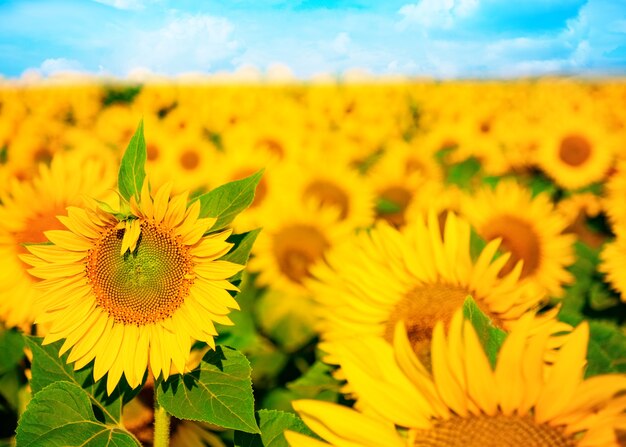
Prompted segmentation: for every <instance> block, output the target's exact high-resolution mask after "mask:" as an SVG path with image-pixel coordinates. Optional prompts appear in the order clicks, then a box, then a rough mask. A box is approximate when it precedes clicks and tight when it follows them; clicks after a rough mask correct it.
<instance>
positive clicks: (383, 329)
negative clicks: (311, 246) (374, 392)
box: [308, 212, 541, 363]
mask: <svg viewBox="0 0 626 447" xmlns="http://www.w3.org/2000/svg"><path fill="white" fill-rule="evenodd" d="M470 231H471V230H470V225H469V223H468V222H467V221H465V220H464V219H461V218H459V217H457V216H456V215H455V214H454V213H449V214H448V217H447V220H446V223H445V228H440V225H439V220H438V217H437V215H436V214H435V213H434V212H431V213H429V214H428V218H427V221H425V220H424V219H423V218H422V219H416V221H415V223H414V224H412V225H411V226H407V227H406V228H405V229H404V230H403V231H398V230H396V229H394V228H392V227H390V226H389V225H388V224H386V223H382V222H381V223H379V224H378V225H377V226H376V227H375V228H373V229H372V230H371V231H369V232H362V233H360V234H358V235H356V236H355V237H353V238H352V239H350V240H348V241H346V242H344V243H343V244H341V245H339V246H337V247H336V248H335V249H333V250H331V251H329V252H328V253H327V254H326V263H318V264H316V265H315V266H314V267H313V268H312V269H311V273H312V275H313V277H314V278H315V280H312V281H310V283H309V284H308V286H309V288H310V289H311V290H312V291H313V293H314V297H315V299H316V300H317V301H318V302H319V304H320V314H321V319H322V322H321V323H320V327H319V329H320V331H321V336H322V338H323V339H324V340H327V341H329V342H331V341H335V340H341V339H345V338H353V337H363V336H368V335H375V336H379V337H383V338H384V339H386V340H387V341H391V340H392V335H393V330H394V327H395V325H396V323H397V322H398V321H404V322H405V324H406V325H407V328H408V333H409V337H410V339H411V343H412V345H413V347H414V349H415V351H416V352H418V353H420V355H422V354H423V355H425V356H427V355H428V346H429V344H430V337H431V334H432V329H433V326H434V324H435V322H436V321H437V320H443V321H445V322H448V321H449V320H450V318H451V317H452V314H453V313H454V311H455V310H456V309H457V308H458V307H459V306H460V305H461V304H462V303H463V302H464V301H465V299H466V297H467V296H468V295H471V296H472V297H474V299H475V300H476V302H477V303H478V305H479V306H480V308H481V309H482V310H483V311H484V312H485V313H487V314H488V315H489V316H490V317H491V319H492V320H493V321H494V322H495V323H496V324H497V325H499V326H500V327H501V328H504V329H509V328H510V327H512V326H513V325H514V324H515V323H516V321H517V320H518V319H519V318H520V317H521V316H522V315H524V314H525V313H526V312H528V311H530V310H532V309H534V308H535V307H536V305H537V304H538V302H539V301H540V299H541V296H533V295H530V294H527V293H526V291H525V290H523V289H522V288H520V287H519V283H518V277H519V275H520V271H521V264H518V265H517V266H516V267H515V268H514V269H513V270H512V271H510V272H506V273H503V269H504V266H505V265H506V264H507V262H508V259H509V255H508V254H506V255H503V256H500V257H499V258H497V259H494V256H495V255H496V252H497V250H498V247H499V241H497V240H496V241H491V242H490V243H488V244H487V245H486V246H485V247H484V248H483V249H482V251H481V252H480V254H479V255H478V256H477V258H476V259H472V256H471V252H470V250H471V248H470V238H471V235H470ZM329 353H330V354H331V356H330V357H329V358H328V359H327V360H328V361H329V362H331V363H332V362H333V360H332V352H329Z"/></svg>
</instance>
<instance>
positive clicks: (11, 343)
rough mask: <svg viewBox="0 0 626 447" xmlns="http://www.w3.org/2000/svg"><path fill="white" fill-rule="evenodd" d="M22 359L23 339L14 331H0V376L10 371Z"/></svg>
mask: <svg viewBox="0 0 626 447" xmlns="http://www.w3.org/2000/svg"><path fill="white" fill-rule="evenodd" d="M23 357H24V339H23V337H22V334H20V333H19V332H18V331H17V330H15V329H6V330H3V331H0V374H4V373H5V372H7V371H10V370H12V369H13V368H14V367H15V366H16V365H17V364H18V363H19V362H20V361H21V360H22V358H23Z"/></svg>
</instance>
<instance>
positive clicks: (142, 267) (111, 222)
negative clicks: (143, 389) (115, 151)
mask: <svg viewBox="0 0 626 447" xmlns="http://www.w3.org/2000/svg"><path fill="white" fill-rule="evenodd" d="M170 192H171V184H167V185H165V186H163V187H161V188H160V189H159V190H158V191H157V192H156V194H155V195H154V197H152V196H151V195H150V193H149V190H148V186H147V182H145V183H144V188H143V190H142V192H141V200H140V203H136V201H135V200H134V198H131V201H130V209H131V215H130V216H129V217H126V218H124V219H123V220H120V219H119V215H116V214H113V213H110V212H106V211H103V210H102V209H100V208H98V207H93V208H91V209H81V208H69V209H68V216H67V217H63V218H60V220H61V222H62V223H63V224H64V225H65V227H66V228H67V230H53V231H48V232H46V236H47V237H48V239H49V240H50V241H51V242H52V243H53V245H40V246H30V247H29V248H28V249H29V251H30V253H31V254H29V255H24V256H22V259H23V260H24V261H25V262H27V263H28V264H30V265H32V266H33V268H32V269H31V270H30V272H31V274H32V275H33V276H35V277H37V278H41V279H42V280H43V281H42V283H41V286H42V288H43V290H44V292H45V293H44V295H43V297H42V299H41V304H42V307H43V314H42V316H41V317H40V318H39V319H38V321H37V322H38V323H44V322H47V323H50V330H49V332H48V334H47V335H46V337H45V339H44V344H48V343H52V342H54V341H57V340H60V339H65V343H64V344H63V346H62V348H61V350H60V354H63V353H64V352H66V351H68V350H71V351H70V354H69V357H68V362H69V363H74V368H75V369H80V368H82V367H84V366H85V365H87V364H88V363H89V362H91V361H92V360H94V359H95V365H94V379H95V380H99V379H100V378H101V377H102V376H104V374H106V373H107V372H108V377H107V390H108V392H109V393H111V392H112V390H113V389H114V388H115V386H116V385H117V383H118V382H119V380H120V378H121V376H122V373H123V374H124V376H125V377H126V380H127V382H128V383H129V385H130V386H131V387H133V388H134V387H137V386H138V385H139V384H141V382H142V380H143V376H144V373H145V371H146V368H147V366H148V365H149V366H150V368H151V370H152V373H153V375H154V377H159V375H160V374H163V376H164V378H166V379H167V377H168V376H169V374H170V369H171V367H172V366H173V367H174V368H175V369H176V370H177V371H184V370H185V362H186V360H187V357H188V356H189V351H190V349H191V344H192V341H193V339H195V340H200V341H203V342H206V343H208V344H209V345H211V346H214V340H213V337H214V336H216V335H217V332H216V330H215V327H214V325H213V322H218V323H221V324H232V323H231V321H230V319H229V318H228V316H227V315H228V313H229V312H230V309H233V308H234V309H237V308H238V305H237V303H236V301H235V300H234V299H233V298H232V297H231V295H230V294H229V293H228V291H227V290H236V288H235V287H234V286H233V285H232V284H231V283H229V282H228V281H227V279H228V278H230V277H231V276H233V275H234V274H235V273H237V272H239V271H240V270H241V269H242V268H243V266H241V265H238V264H233V263H230V262H227V261H220V260H217V259H218V258H220V257H221V256H223V255H224V254H226V253H227V252H228V251H229V250H230V248H231V247H232V244H230V243H228V242H226V238H227V237H228V236H229V235H230V233H231V230H225V231H221V232H216V233H212V234H208V235H206V233H207V231H208V230H209V229H210V228H211V226H212V225H213V224H214V222H215V219H209V218H199V213H200V203H199V202H197V201H196V202H193V203H192V204H191V205H188V204H187V200H188V195H187V193H182V194H179V195H176V196H173V197H170Z"/></svg>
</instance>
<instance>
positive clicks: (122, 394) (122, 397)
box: [25, 337, 141, 423]
mask: <svg viewBox="0 0 626 447" xmlns="http://www.w3.org/2000/svg"><path fill="white" fill-rule="evenodd" d="M25 340H26V344H27V345H28V347H29V348H30V349H31V350H32V352H33V362H32V379H31V381H30V385H31V388H32V390H33V395H36V394H37V393H39V392H40V391H41V390H42V389H44V388H45V387H47V386H49V385H50V384H52V383H55V382H58V381H66V382H70V383H73V384H75V385H77V386H79V387H80V388H82V389H84V390H85V392H86V393H87V395H88V396H89V398H90V399H91V401H92V404H93V405H94V410H95V411H96V412H97V416H98V419H99V420H100V421H102V422H110V423H119V422H120V420H121V413H122V405H123V403H125V402H128V401H129V400H130V399H132V398H133V397H134V396H135V395H136V394H137V393H138V392H139V391H140V390H141V387H137V388H136V389H134V390H132V389H131V388H130V387H128V385H126V382H125V380H124V379H123V378H122V380H121V381H120V384H119V385H118V386H117V387H116V389H115V391H114V392H113V394H111V395H110V396H109V395H107V393H106V376H105V377H104V378H102V379H100V380H99V381H98V382H95V383H94V380H93V363H92V364H91V365H88V366H86V367H85V368H83V369H80V370H78V371H74V368H73V366H72V365H68V364H67V363H66V361H67V357H68V356H69V353H65V354H63V355H62V356H61V357H59V349H60V347H61V346H62V345H63V341H58V342H56V343H51V344H49V345H46V346H41V339H40V338H36V337H25Z"/></svg>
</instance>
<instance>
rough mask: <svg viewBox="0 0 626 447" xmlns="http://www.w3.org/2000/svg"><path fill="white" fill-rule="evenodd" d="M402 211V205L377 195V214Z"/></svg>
mask: <svg viewBox="0 0 626 447" xmlns="http://www.w3.org/2000/svg"><path fill="white" fill-rule="evenodd" d="M400 211H402V207H401V206H400V205H398V204H397V203H395V202H393V201H391V200H389V199H386V198H384V197H379V198H378V199H376V212H377V213H379V214H393V213H399V212H400Z"/></svg>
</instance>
